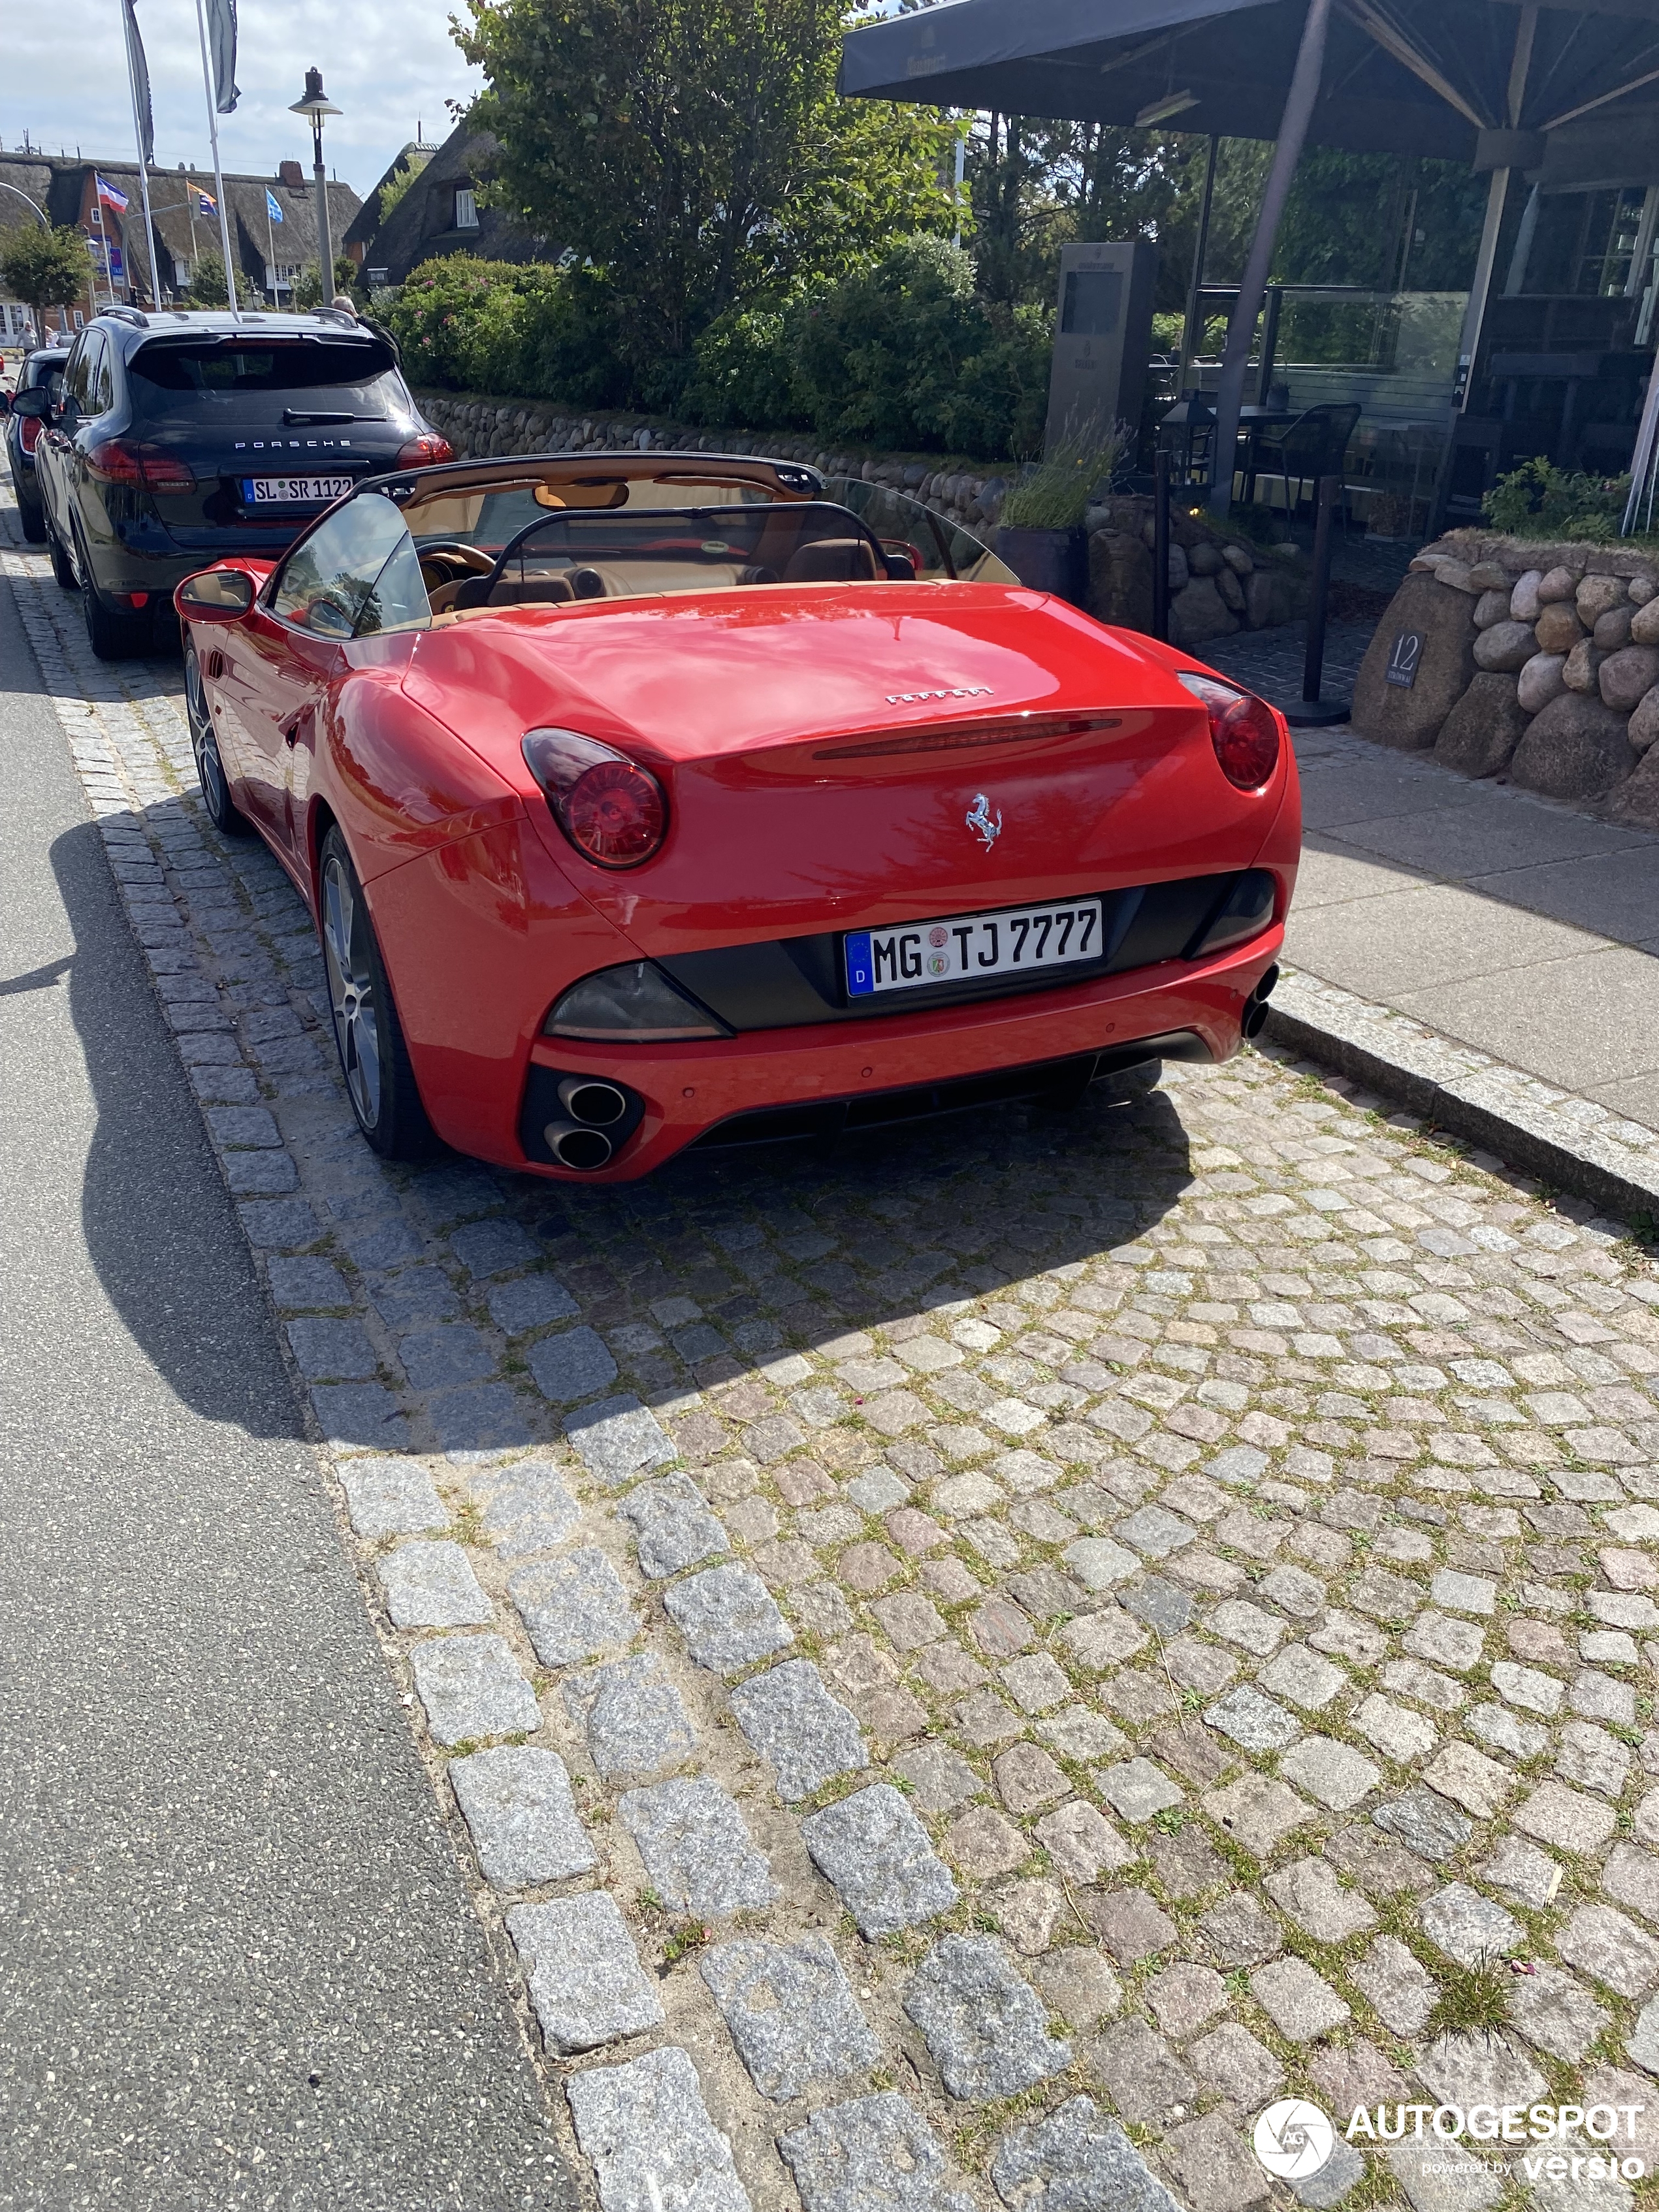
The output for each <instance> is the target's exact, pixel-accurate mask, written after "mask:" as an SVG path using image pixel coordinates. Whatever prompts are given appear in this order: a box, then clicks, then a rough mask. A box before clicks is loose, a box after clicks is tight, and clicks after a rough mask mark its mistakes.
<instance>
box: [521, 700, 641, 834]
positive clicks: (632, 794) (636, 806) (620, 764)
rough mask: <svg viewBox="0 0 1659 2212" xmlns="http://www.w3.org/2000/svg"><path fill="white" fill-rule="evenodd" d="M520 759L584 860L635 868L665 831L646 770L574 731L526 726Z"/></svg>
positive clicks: (611, 748)
mask: <svg viewBox="0 0 1659 2212" xmlns="http://www.w3.org/2000/svg"><path fill="white" fill-rule="evenodd" d="M524 757H525V763H526V767H527V768H528V769H529V770H530V773H531V774H532V775H533V776H534V777H535V779H536V781H537V782H538V784H539V785H540V786H541V788H542V794H543V796H544V798H545V799H546V800H547V804H548V808H549V811H550V812H551V814H552V817H553V819H554V820H555V821H556V823H558V825H559V827H560V829H562V830H563V832H564V834H565V836H567V837H568V839H569V840H570V842H571V843H572V844H573V845H574V847H575V848H576V850H577V851H578V852H579V853H580V854H581V855H582V857H583V859H584V860H597V861H598V863H599V866H600V867H602V868H635V867H637V866H639V864H640V862H641V860H649V859H650V858H651V855H652V854H653V853H654V852H655V851H656V850H657V848H659V846H660V844H661V843H662V841H663V839H664V838H665V836H667V834H668V801H667V799H666V798H665V796H664V793H663V787H662V786H661V785H660V784H659V782H658V781H657V779H656V777H655V776H654V775H652V774H651V772H650V770H649V769H643V768H641V766H640V764H639V763H638V762H637V761H633V760H629V757H628V756H627V754H626V753H619V752H617V750H615V748H614V747H612V746H611V745H602V744H599V740H598V739H597V738H584V737H581V736H580V735H579V734H578V733H577V732H576V731H574V730H530V731H528V732H526V735H525V738H524Z"/></svg>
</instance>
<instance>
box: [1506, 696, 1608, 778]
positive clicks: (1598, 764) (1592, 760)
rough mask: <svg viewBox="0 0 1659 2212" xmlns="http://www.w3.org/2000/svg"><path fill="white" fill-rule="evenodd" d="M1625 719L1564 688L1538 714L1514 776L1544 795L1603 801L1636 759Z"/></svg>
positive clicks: (1520, 747)
mask: <svg viewBox="0 0 1659 2212" xmlns="http://www.w3.org/2000/svg"><path fill="white" fill-rule="evenodd" d="M1635 760H1636V755H1635V754H1634V753H1633V752H1632V750H1631V747H1630V740H1629V739H1628V738H1626V735H1625V717H1624V716H1623V715H1622V714H1614V713H1613V709H1612V708H1611V707H1604V706H1603V705H1602V704H1601V701H1600V700H1599V699H1587V698H1585V697H1584V696H1583V693H1582V692H1577V691H1564V692H1563V693H1562V695H1561V696H1560V697H1559V699H1553V700H1552V701H1551V702H1550V703H1549V705H1548V706H1547V707H1546V708H1545V709H1544V711H1543V713H1542V714H1537V715H1534V718H1533V720H1531V721H1530V722H1529V723H1528V726H1527V733H1526V735H1525V736H1524V737H1523V738H1522V740H1521V742H1520V744H1518V745H1517V746H1516V749H1515V755H1514V757H1513V759H1512V760H1511V761H1510V781H1511V782H1513V783H1516V784H1518V785H1519V786H1520V787H1521V788H1522V790H1523V791H1536V792H1539V793H1542V795H1543V796H1544V797H1545V798H1546V799H1601V798H1603V797H1604V796H1605V795H1606V794H1607V793H1608V792H1609V791H1611V790H1612V789H1613V786H1614V785H1615V784H1616V783H1622V782H1623V781H1624V780H1625V778H1626V776H1627V775H1629V774H1630V771H1631V769H1632V766H1633V765H1634V763H1635Z"/></svg>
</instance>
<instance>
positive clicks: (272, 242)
mask: <svg viewBox="0 0 1659 2212" xmlns="http://www.w3.org/2000/svg"><path fill="white" fill-rule="evenodd" d="M265 244H266V246H268V247H269V248H270V262H269V264H267V265H268V266H269V268H270V304H271V305H272V307H281V306H282V304H283V298H282V293H281V291H280V289H278V286H277V283H276V232H275V231H274V230H273V229H272V228H271V227H270V185H266V186H265Z"/></svg>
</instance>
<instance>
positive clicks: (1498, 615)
mask: <svg viewBox="0 0 1659 2212" xmlns="http://www.w3.org/2000/svg"><path fill="white" fill-rule="evenodd" d="M1509 619H1510V595H1509V593H1508V592H1481V594H1480V598H1479V599H1477V600H1476V601H1475V603H1474V626H1475V628H1476V629H1491V628H1492V624H1493V623H1501V622H1508V620H1509Z"/></svg>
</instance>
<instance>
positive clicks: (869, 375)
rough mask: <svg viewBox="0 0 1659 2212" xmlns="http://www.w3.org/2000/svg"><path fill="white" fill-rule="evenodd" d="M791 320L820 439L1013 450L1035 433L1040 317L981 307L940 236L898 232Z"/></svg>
mask: <svg viewBox="0 0 1659 2212" xmlns="http://www.w3.org/2000/svg"><path fill="white" fill-rule="evenodd" d="M792 350H793V355H794V359H795V364H796V381H797V386H798V389H799V392H800V396H801V401H802V404H803V406H804V409H805V413H806V415H807V417H808V419H809V420H810V421H811V424H812V427H813V428H815V429H817V430H819V431H821V432H822V433H823V435H825V436H826V437H829V438H848V439H856V440H859V441H862V442H864V443H866V444H868V445H872V446H892V447H899V448H900V449H902V450H912V449H915V448H917V447H949V448H952V449H954V450H956V451H957V452H971V453H984V454H985V455H987V457H990V456H994V455H1002V454H1006V455H1008V456H1010V457H1012V458H1014V459H1018V458H1020V457H1021V456H1022V455H1023V454H1024V453H1030V452H1032V451H1033V450H1035V448H1036V446H1037V444H1038V443H1040V441H1041V437H1042V412H1043V410H1044V408H1045V406H1046V404H1047V399H1048V319H1047V317H1046V316H1045V315H1044V313H1043V312H1042V310H1041V309H1040V308H1034V307H1024V308H1014V309H1012V310H1010V309H1006V308H1005V309H1002V310H1000V311H998V310H996V309H994V308H993V307H990V306H988V305H987V302H986V301H983V300H981V298H980V297H979V296H978V295H977V294H976V292H975V289H974V264H973V262H972V260H971V259H970V258H969V256H968V255H967V254H966V253H965V252H963V249H962V248H961V247H960V246H952V245H951V244H950V243H949V241H948V240H945V239H942V238H931V237H927V236H922V237H918V238H910V239H906V240H902V243H900V244H899V245H898V246H895V247H894V248H893V249H892V250H891V252H889V253H887V254H886V255H884V257H883V258H882V259H881V260H880V261H878V263H877V264H875V266H874V267H873V268H872V269H868V270H861V271H860V272H859V273H858V274H856V275H854V276H849V277H847V278H845V279H844V280H843V281H842V283H839V284H837V285H836V286H834V287H833V288H832V289H829V290H827V291H824V292H822V293H820V294H819V295H817V297H816V298H815V299H813V300H811V301H809V302H807V303H805V306H804V307H802V308H801V309H799V310H798V311H797V313H796V316H795V317H794V330H793V348H792Z"/></svg>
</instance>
